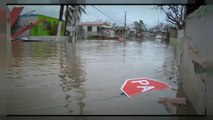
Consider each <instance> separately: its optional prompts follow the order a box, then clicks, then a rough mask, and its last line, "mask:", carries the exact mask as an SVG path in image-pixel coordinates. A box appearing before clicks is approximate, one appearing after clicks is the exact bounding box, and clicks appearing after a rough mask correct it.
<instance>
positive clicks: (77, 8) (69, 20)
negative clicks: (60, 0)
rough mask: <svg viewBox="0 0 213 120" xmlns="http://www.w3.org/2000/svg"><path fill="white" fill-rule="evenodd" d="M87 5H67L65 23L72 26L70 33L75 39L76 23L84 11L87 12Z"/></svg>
mask: <svg viewBox="0 0 213 120" xmlns="http://www.w3.org/2000/svg"><path fill="white" fill-rule="evenodd" d="M85 9H86V6H85V5H67V6H66V12H65V24H66V26H67V24H68V25H69V26H72V33H71V34H70V35H71V36H73V39H75V38H76V34H77V33H76V24H77V22H79V21H80V17H81V15H82V13H85V14H86V11H85Z"/></svg>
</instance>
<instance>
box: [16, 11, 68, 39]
mask: <svg viewBox="0 0 213 120" xmlns="http://www.w3.org/2000/svg"><path fill="white" fill-rule="evenodd" d="M43 18H45V21H43V22H40V23H39V24H38V25H36V26H33V27H32V28H31V29H29V30H27V31H25V32H24V33H23V34H21V35H20V36H19V38H22V37H29V36H55V35H56V34H54V33H56V31H57V26H58V19H57V18H52V17H48V16H44V15H29V16H21V17H19V18H18V21H17V23H16V25H15V26H14V27H13V29H12V33H15V32H18V31H19V30H21V29H23V28H24V27H26V26H28V25H30V24H31V23H33V22H35V21H37V20H40V19H43ZM62 26H63V27H62V32H61V35H63V32H64V30H65V22H64V21H62ZM54 30H55V31H54Z"/></svg>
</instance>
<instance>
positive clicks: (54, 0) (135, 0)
mask: <svg viewBox="0 0 213 120" xmlns="http://www.w3.org/2000/svg"><path fill="white" fill-rule="evenodd" d="M6 1H7V5H27V4H29V5H49V4H53V5H61V4H86V5H109V4H110V5H137V4H138V5H140V4H143V5H150V4H153V5H154V4H196V3H197V2H196V1H197V0H6Z"/></svg>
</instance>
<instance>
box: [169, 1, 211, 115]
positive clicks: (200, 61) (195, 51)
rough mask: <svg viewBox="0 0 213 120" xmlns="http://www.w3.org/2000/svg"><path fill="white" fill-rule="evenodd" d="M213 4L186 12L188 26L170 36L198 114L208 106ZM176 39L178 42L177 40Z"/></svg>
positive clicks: (183, 78) (188, 93) (183, 83)
mask: <svg viewBox="0 0 213 120" xmlns="http://www.w3.org/2000/svg"><path fill="white" fill-rule="evenodd" d="M212 13H213V6H212V5H207V6H201V7H200V8H199V9H197V10H196V11H194V12H193V13H191V14H190V15H188V16H187V19H186V25H185V30H181V31H180V30H179V31H178V38H176V39H174V38H173V39H171V41H170V42H171V43H173V44H176V56H177V61H178V64H179V70H180V83H181V84H182V86H183V89H184V91H185V93H186V95H187V99H188V100H189V101H190V102H191V103H192V105H193V107H194V109H195V111H196V112H197V114H201V115H204V114H206V112H207V111H206V110H207V105H206V103H207V101H206V95H207V78H206V77H207V67H209V64H208V66H207V63H208V61H212V60H213V55H212V54H211V53H210V52H208V51H207V47H208V46H209V47H208V48H209V51H212V49H213V48H212V47H210V45H212V44H211V43H212V42H211V41H212V40H211V38H212V35H211V34H210V33H211V31H212V28H211V27H210V25H211V24H212V20H213V15H212ZM174 41H175V42H174Z"/></svg>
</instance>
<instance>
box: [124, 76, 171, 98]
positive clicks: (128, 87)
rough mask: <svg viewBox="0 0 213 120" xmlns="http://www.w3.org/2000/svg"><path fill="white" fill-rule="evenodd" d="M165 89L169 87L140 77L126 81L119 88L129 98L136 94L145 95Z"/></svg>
mask: <svg viewBox="0 0 213 120" xmlns="http://www.w3.org/2000/svg"><path fill="white" fill-rule="evenodd" d="M167 88H171V87H170V86H169V85H168V84H166V83H164V82H161V81H157V80H153V79H151V78H147V77H142V78H134V79H128V80H126V81H125V83H124V84H123V86H122V87H121V90H122V91H123V92H124V93H125V94H126V95H127V96H128V97H130V96H131V95H134V94H137V93H146V92H150V91H154V90H164V89H167Z"/></svg>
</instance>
